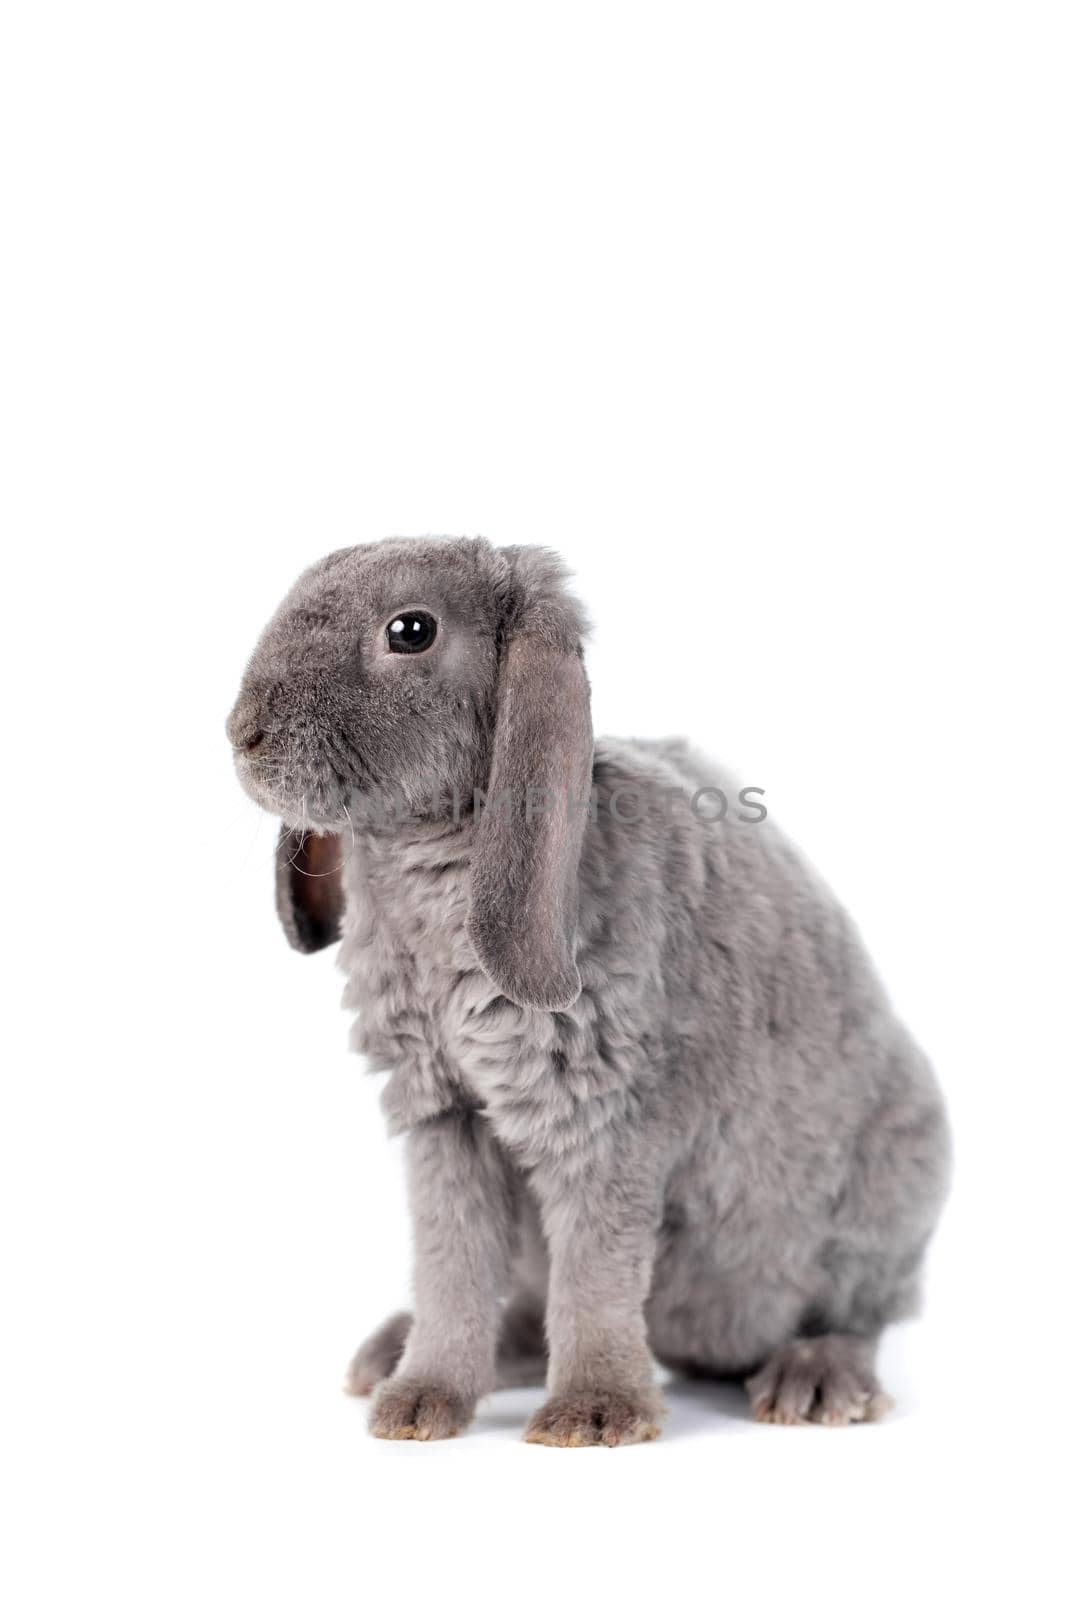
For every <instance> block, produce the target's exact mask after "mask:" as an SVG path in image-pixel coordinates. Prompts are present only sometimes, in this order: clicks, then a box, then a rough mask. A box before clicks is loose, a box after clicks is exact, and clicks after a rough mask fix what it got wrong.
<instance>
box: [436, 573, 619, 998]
mask: <svg viewBox="0 0 1066 1600" xmlns="http://www.w3.org/2000/svg"><path fill="white" fill-rule="evenodd" d="M503 553H504V555H505V556H507V557H509V558H510V561H511V563H512V575H511V585H512V587H511V595H510V598H509V601H508V604H507V606H506V608H505V620H504V623H503V629H502V643H501V653H500V671H499V681H498V686H497V694H496V730H495V738H494V743H493V753H492V770H491V774H490V778H489V788H488V796H487V800H486V804H485V806H484V807H483V808H482V812H481V815H480V817H479V818H478V820H477V823H476V835H475V845H474V853H473V859H472V862H471V879H470V911H469V915H468V917H467V931H468V933H469V935H470V938H471V941H472V943H473V946H474V952H475V954H476V956H477V959H478V961H479V962H480V964H481V967H482V968H483V970H484V972H485V973H486V975H487V976H488V977H489V978H491V979H492V981H493V983H495V984H496V985H497V987H498V988H499V989H500V991H501V992H502V993H503V994H505V995H506V996H507V998H508V999H509V1000H513V1001H514V1002H515V1003H516V1004H517V1005H521V1006H530V1007H533V1008H535V1009H538V1010H546V1011H558V1010H563V1009H565V1008H566V1007H567V1006H571V1005H573V1003H574V1001H575V1000H576V999H577V997H578V995H579V994H580V993H581V980H580V978H579V977H578V971H577V964H576V962H575V959H574V956H575V945H576V937H577V878H578V864H579V861H580V857H581V843H582V839H583V837H584V832H585V824H586V821H587V817H588V802H589V792H590V789H591V784H592V755H593V750H592V721H591V717H590V714H589V689H588V679H587V678H586V676H585V668H584V665H583V662H582V659H581V635H582V633H583V631H584V619H583V617H582V614H581V611H580V609H579V607H578V606H577V604H576V603H575V602H574V601H573V600H572V599H570V597H569V596H567V595H566V594H564V593H563V592H562V591H561V583H562V580H563V577H564V576H565V573H564V571H563V569H562V568H561V566H560V563H559V562H558V559H557V558H556V557H555V556H554V555H552V554H551V552H550V551H544V550H540V549H537V548H535V547H534V548H527V549H521V548H520V549H513V550H510V551H505V552H503Z"/></svg>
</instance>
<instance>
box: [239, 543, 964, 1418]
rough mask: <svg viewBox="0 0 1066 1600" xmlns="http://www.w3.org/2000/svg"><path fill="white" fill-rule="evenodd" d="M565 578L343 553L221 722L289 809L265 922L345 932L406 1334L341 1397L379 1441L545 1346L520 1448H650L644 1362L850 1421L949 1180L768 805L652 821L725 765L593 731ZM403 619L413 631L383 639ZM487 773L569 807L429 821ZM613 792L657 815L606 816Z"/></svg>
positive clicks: (422, 555) (925, 1105) (934, 1123)
mask: <svg viewBox="0 0 1066 1600" xmlns="http://www.w3.org/2000/svg"><path fill="white" fill-rule="evenodd" d="M564 577H565V574H564V572H563V570H562V568H561V567H560V564H559V562H558V560H557V558H556V557H555V556H554V555H552V553H551V552H549V551H544V550H540V549H536V548H512V549H504V550H497V549H494V548H493V547H492V546H490V545H488V544H487V543H486V542H485V541H482V540H455V539H448V540H428V539H427V540H416V541H398V540H394V541H386V542H384V543H382V544H378V545H368V546H362V547H355V548H353V549H350V550H345V551H339V552H337V553H336V554H334V555H332V556H330V557H328V558H327V559H326V560H325V561H322V562H320V563H318V565H317V566H315V567H312V568H311V569H310V571H309V572H307V573H306V574H305V575H304V576H303V577H302V578H301V579H300V580H299V582H298V583H297V585H296V587H295V588H294V589H293V591H292V592H291V594H290V595H289V597H288V598H287V599H286V601H285V602H284V604H283V605H282V607H281V609H280V610H279V612H278V613H277V615H276V616H275V617H274V619H273V621H272V622H271V623H270V624H269V625H268V627H267V629H266V631H265V633H264V635H263V637H262V639H261V641H260V643H259V645H258V647H257V649H256V651H255V653H254V655H253V657H252V659H251V662H250V663H249V667H248V671H247V673H246V676H245V681H244V686H243V688H242V691H241V695H240V698H239V700H238V702H237V705H236V707H235V708H234V711H233V713H232V715H231V719H230V724H229V727H230V732H231V737H232V738H233V740H234V743H235V745H236V746H237V763H238V770H239V772H240V775H241V778H242V781H243V782H244V783H245V785H246V787H247V788H248V790H249V792H250V793H251V794H252V795H253V796H254V797H255V798H256V799H257V800H259V801H260V802H261V803H262V804H263V805H265V806H266V807H268V808H269V809H271V810H273V811H275V812H276V813H278V814H279V815H280V816H281V817H282V819H283V821H284V822H285V823H286V824H287V825H288V826H287V827H286V829H285V830H284V831H283V834H282V841H281V846H280V847H279V858H278V860H279V907H280V909H281V911H282V915H283V920H284V921H285V925H286V928H287V931H288V932H289V936H290V938H292V940H293V942H294V943H295V944H297V946H298V947H300V948H307V949H311V948H317V947H319V946H320V945H321V944H322V943H324V942H326V940H327V939H328V938H329V937H332V934H333V932H334V931H335V930H336V929H339V928H341V927H343V942H342V944H341V953H340V961H341V965H342V967H343V968H344V970H345V972H346V973H347V975H348V983H347V989H346V999H347V1002H348V1003H349V1004H350V1005H351V1006H353V1007H354V1008H356V1010H357V1011H358V1020H357V1022H356V1025H355V1028H354V1031H353V1041H354V1044H355V1047H356V1048H357V1049H359V1050H361V1051H362V1052H364V1053H365V1054H366V1056H367V1057H368V1059H369V1061H370V1063H371V1065H372V1067H373V1068H374V1069H376V1070H378V1071H381V1072H383V1073H385V1074H387V1083H386V1086H385V1091H384V1096H383V1100H384V1106H385V1111H386V1115H387V1118H388V1122H389V1125H390V1127H391V1128H392V1129H393V1130H394V1131H396V1132H402V1133H404V1134H405V1135H406V1151H407V1164H408V1172H409V1180H410V1201H411V1210H412V1214H413V1218H414V1229H415V1282H414V1301H415V1308H414V1320H413V1323H412V1324H410V1325H409V1324H408V1322H407V1321H406V1320H404V1319H393V1320H391V1321H390V1323H389V1324H387V1325H386V1328H385V1329H383V1330H382V1333H381V1335H380V1336H376V1337H375V1338H373V1339H371V1340H369V1341H368V1342H367V1344H366V1345H365V1346H364V1347H363V1351H361V1352H360V1355H359V1356H358V1357H357V1358H356V1361H355V1362H354V1363H353V1369H352V1374H351V1378H350V1382H351V1384H352V1387H353V1388H355V1389H356V1390H359V1389H362V1390H366V1389H367V1388H369V1387H370V1386H371V1384H375V1383H376V1385H377V1386H376V1389H375V1392H374V1401H373V1409H372V1415H371V1426H372V1428H373V1430H374V1431H375V1432H377V1433H378V1434H380V1435H382V1436H385V1437H391V1438H437V1437H443V1436H446V1435H448V1434H451V1433H454V1432H456V1431H458V1430H459V1429H460V1428H462V1427H463V1426H465V1425H466V1423H467V1422H468V1421H469V1419H470V1417H471V1416H472V1414H473V1410H474V1407H475V1405H476V1402H477V1400H478V1398H479V1397H480V1396H481V1395H483V1394H485V1393H486V1392H487V1391H488V1390H489V1389H490V1388H491V1387H492V1386H493V1383H494V1381H495V1380H496V1378H497V1362H498V1359H499V1360H506V1361H507V1362H508V1363H510V1364H512V1366H513V1364H514V1363H515V1362H517V1363H518V1364H519V1366H521V1365H522V1364H523V1363H524V1367H525V1370H527V1371H534V1372H535V1371H536V1369H537V1368H538V1366H539V1363H540V1361H541V1360H542V1359H543V1351H544V1348H545V1347H546V1349H547V1352H548V1355H549V1368H548V1382H549V1390H550V1393H549V1398H548V1401H547V1403H546V1405H545V1406H544V1407H542V1409H541V1411H540V1412H539V1413H538V1414H537V1416H536V1417H535V1418H534V1419H533V1421H532V1423H531V1424H530V1428H529V1431H528V1433H527V1438H529V1439H531V1440H533V1441H536V1442H541V1443H546V1444H591V1443H606V1444H618V1443H626V1442H631V1441H635V1440H639V1439H645V1438H650V1437H653V1436H654V1434H655V1433H656V1432H657V1431H658V1418H659V1414H660V1409H661V1407H660V1400H659V1396H658V1393H657V1390H656V1386H655V1383H654V1379H653V1374H652V1366H651V1353H652V1352H654V1354H655V1356H656V1357H658V1359H659V1360H660V1361H662V1362H663V1363H665V1364H666V1365H668V1366H670V1367H673V1368H675V1369H677V1370H681V1371H684V1372H688V1373H696V1374H698V1373H707V1374H719V1375H720V1374H731V1375H736V1376H738V1377H740V1376H747V1377H750V1382H751V1393H752V1396H753V1403H754V1405H755V1407H756V1413H757V1415H759V1416H760V1417H761V1418H764V1419H765V1420H771V1421H802V1420H808V1419H809V1420H821V1421H849V1420H862V1419H864V1418H866V1417H873V1416H876V1415H877V1414H879V1412H880V1411H881V1410H882V1409H883V1405H884V1398H883V1396H881V1395H880V1394H879V1393H878V1390H877V1385H876V1381H875V1379H874V1377H873V1367H872V1361H873V1351H874V1346H875V1344H876V1339H877V1336H878V1334H879V1333H880V1331H881V1329H882V1328H883V1327H884V1325H885V1324H886V1323H887V1322H889V1321H890V1320H892V1319H894V1318H897V1317H900V1316H902V1315H904V1314H906V1313H907V1312H909V1311H910V1310H911V1309H912V1307H913V1306H914V1304H915V1299H916V1293H917V1285H918V1277H919V1270H920V1266H921V1261H922V1256H923V1253H924V1250H925V1246H926V1243H927V1241H928V1238H929V1236H930V1233H931V1231H932V1228H933V1226H934V1223H935V1221H936V1218H937V1215H938V1213H939V1210H940V1207H941V1204H942V1201H943V1197H944V1193H945V1188H946V1176H947V1167H948V1142H947V1133H946V1125H945V1119H944V1113H943V1108H942V1105H941V1101H940V1097H939V1095H938V1092H937V1089H936V1087H935V1084H934V1081H933V1078H932V1076H931V1073H930V1070H929V1067H928V1065H927V1063H926V1061H925V1059H924V1057H923V1056H922V1054H921V1053H920V1052H919V1050H918V1049H917V1048H916V1046H915V1045H914V1044H913V1042H912V1041H911V1039H910V1038H909V1037H908V1035H907V1033H906V1032H905V1031H904V1029H903V1027H902V1026H901V1024H900V1023H899V1022H898V1021H897V1019H896V1018H895V1016H894V1015H893V1014H892V1011H891V1010H890V1008H889V1005H888V1002H887V1000H886V997H885V994H884V991H883V989H882V987H881V985H880V983H879V981H878V979H877V978H876V976H875V974H874V972H873V970H872V968H871V966H870V963H869V960H868V958H867V956H866V954H865V952H864V950H863V948H862V946H861V944H860V942H859V939H858V937H857V935H856V933H855V931H854V929H853V927H852V925H851V923H850V922H849V920H848V918H847V917H846V915H845V914H844V912H843V911H842V910H841V909H840V907H839V906H838V904H837V903H836V901H835V900H834V899H833V897H832V896H831V895H830V894H829V892H828V891H827V890H826V888H825V887H824V886H823V885H822V884H821V882H820V881H819V880H818V879H817V877H816V876H815V874H814V873H813V872H812V870H811V869H810V867H809V866H808V865H807V864H806V863H805V862H804V861H803V860H802V858H801V857H800V856H799V855H798V854H797V852H796V851H795V850H794V849H793V848H792V846H791V845H790V844H789V843H788V842H787V841H786V840H785V839H784V838H783V837H782V835H781V834H780V833H779V832H778V831H777V830H776V828H775V827H774V826H773V825H772V823H770V822H762V823H760V824H759V825H757V826H753V825H751V824H750V823H749V824H745V823H743V822H741V821H739V820H733V819H727V820H726V821H724V822H722V823H720V824H718V825H711V824H709V823H708V822H707V821H705V820H703V819H701V818H700V817H698V816H696V815H694V814H693V812H692V810H691V809H690V808H688V807H685V806H681V807H678V806H671V805H669V804H668V803H665V801H666V799H667V797H668V796H669V795H670V794H672V793H676V792H677V791H679V790H680V791H684V792H688V793H691V792H692V791H693V790H695V789H698V788H700V787H703V786H712V785H715V786H718V787H727V786H728V785H727V784H726V782H725V780H723V777H722V774H721V773H719V772H717V771H715V770H714V769H713V768H712V767H710V766H709V765H708V764H706V763H705V762H704V761H703V760H702V759H701V758H699V757H698V756H696V755H694V754H693V753H692V752H691V751H690V750H689V748H688V747H687V746H686V745H685V744H684V743H682V742H680V741H663V742H642V741H632V740H631V741H623V740H600V741H598V742H597V743H596V745H595V747H593V745H592V742H591V735H590V731H589V726H588V712H587V687H586V684H585V679H584V672H583V670H582V665H581V640H582V636H583V632H584V620H583V618H582V616H581V614H580V612H579V610H578V608H577V607H576V605H575V603H574V602H573V600H572V599H570V598H569V597H568V596H567V594H566V591H565V585H564ZM413 607H422V608H424V609H426V610H429V611H430V612H432V614H433V615H434V616H435V617H436V618H438V619H439V622H440V631H439V635H438V638H437V640H436V642H435V644H434V646H433V648H432V649H431V650H430V651H427V652H426V654H425V655H417V656H407V657H405V656H397V655H392V654H390V653H389V652H388V650H387V648H386V646H385V642H384V640H385V634H384V629H385V625H386V623H387V621H388V620H389V618H390V617H391V616H393V615H395V614H396V613H397V612H399V611H402V610H405V609H411V608H413ZM590 783H591V785H592V786H593V790H594V792H595V794H596V797H597V805H596V809H595V815H594V816H593V817H592V818H591V820H589V821H588V822H587V823H586V820H585V807H584V806H583V804H582V803H581V802H582V801H583V800H585V799H587V796H588V792H589V785H590ZM516 784H517V785H518V786H519V787H521V786H525V785H533V786H535V787H538V788H551V789H553V790H558V791H566V792H567V793H568V794H571V795H574V796H575V797H576V800H577V802H578V803H577V804H574V805H572V806H568V807H565V808H558V807H557V808H555V809H554V810H552V811H550V812H549V814H547V815H530V816H527V815H526V813H525V812H524V811H521V810H520V811H519V813H518V815H517V816H516V817H514V818H512V820H511V822H510V823H508V821H507V820H506V818H504V817H502V816H501V815H500V814H499V813H498V812H493V811H491V809H490V811H489V812H488V813H486V814H481V815H478V814H477V811H476V809H474V808H473V807H472V806H471V805H469V804H467V803H465V801H464V803H463V804H460V805H457V806H456V808H455V814H454V815H453V814H450V813H449V814H446V815H441V814H440V811H439V806H438V796H439V794H440V793H441V792H444V793H445V794H448V795H454V796H460V797H465V796H472V795H473V793H474V791H475V789H481V790H484V791H486V793H487V795H488V796H489V798H490V800H491V797H492V794H493V792H494V789H495V790H496V791H498V790H499V789H500V788H501V786H511V785H516ZM633 785H636V786H637V787H638V790H639V791H640V792H641V793H642V794H645V795H650V796H653V797H656V798H657V799H661V800H663V801H664V803H663V804H662V805H651V806H650V807H648V808H647V809H648V814H647V815H645V816H644V817H643V818H640V817H638V818H637V819H636V820H632V819H631V818H632V811H633V807H632V805H631V804H630V803H629V800H628V797H629V796H630V795H631V794H632V789H631V787H630V786H633ZM382 786H388V787H390V788H391V789H392V790H393V791H394V792H395V793H397V794H400V795H402V797H403V802H404V809H405V813H406V814H405V815H404V816H403V817H401V818H399V819H390V817H389V816H388V815H384V814H383V813H382V812H381V810H380V808H377V807H376V806H375V805H374V804H373V803H372V801H373V797H374V795H375V794H376V793H379V792H380V790H381V787H382ZM623 791H624V793H625V796H626V797H627V798H626V803H624V804H619V805H617V806H612V804H611V803H610V802H611V797H612V796H615V795H618V796H621V794H622V792H623ZM309 828H310V829H313V830H314V832H313V833H310V834H307V833H306V830H308V829H309ZM293 830H295V832H293ZM320 836H321V837H320ZM312 841H313V846H312ZM290 847H291V848H290ZM309 860H311V861H312V862H313V863H314V869H313V875H310V874H309V872H308V867H307V863H308V861H309ZM305 896H307V897H308V899H309V903H308V904H304V903H303V899H304V897H305ZM401 1352H402V1354H401ZM393 1367H395V1368H396V1370H395V1371H392V1368H393ZM811 1374H814V1376H813V1377H812V1376H811ZM752 1375H754V1376H752Z"/></svg>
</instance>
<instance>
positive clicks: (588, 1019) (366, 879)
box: [340, 824, 629, 1165]
mask: <svg viewBox="0 0 1066 1600" xmlns="http://www.w3.org/2000/svg"><path fill="white" fill-rule="evenodd" d="M470 842H471V841H470V837H469V830H468V829H467V828H464V827H458V828H454V827H448V826H445V825H443V824H441V825H428V824H423V825H422V826H421V827H419V828H417V829H416V828H412V829H411V830H410V832H409V833H406V834H402V835H400V836H399V837H397V835H396V834H392V835H389V836H387V837H377V836H370V837H368V838H365V839H363V840H360V842H359V845H358V847H357V849H356V850H355V851H354V853H353V856H352V859H351V860H350V861H349V862H348V864H347V866H346V868H345V872H346V892H347V907H348V910H347V920H346V927H345V933H344V939H343V943H342V946H341V955H340V963H341V966H342V967H343V969H344V971H345V973H346V975H347V986H346V989H345V1004H346V1005H349V1006H351V1007H352V1008H353V1009H355V1010H356V1011H357V1013H358V1015H357V1018H356V1021H355V1024H354V1026H353V1029H352V1044H353V1048H355V1049H356V1050H358V1051H360V1052H361V1053H362V1054H364V1055H365V1056H366V1057H367V1059H368V1061H369V1064H370V1067H371V1069H372V1070H374V1071H380V1072H384V1073H387V1074H388V1082H387V1084H386V1086H385V1089H384V1093H383V1096H382V1104H383V1108H384V1110H385V1113H386V1116H387V1119H388V1122H389V1126H390V1128H391V1129H392V1130H393V1131H395V1132H401V1131H405V1130H407V1129H410V1128H412V1127H415V1126H416V1125H417V1124H419V1123H421V1122H426V1121H428V1120H430V1119H432V1118H434V1117H438V1116H442V1115H445V1114H447V1113H449V1112H452V1111H455V1110H458V1109H463V1108H476V1109H478V1110H481V1111H482V1112H483V1113H484V1114H485V1115H486V1116H487V1117H488V1118H489V1120H490V1122H491V1123H492V1125H493V1129H494V1131H495V1132H496V1134H497V1136H498V1138H499V1139H500V1141H501V1143H503V1144H504V1145H506V1146H507V1147H508V1148H509V1149H510V1150H511V1151H512V1152H513V1153H514V1154H515V1156H516V1157H517V1158H518V1159H519V1161H520V1162H521V1163H522V1164H523V1165H535V1164H537V1163H538V1162H539V1161H540V1160H542V1159H545V1158H547V1157H549V1156H550V1157H552V1158H558V1157H560V1156H563V1155H565V1154H566V1152H567V1151H569V1150H572V1149H574V1148H575V1147H576V1146H580V1145H584V1144H585V1143H586V1142H587V1140H588V1138H589V1136H590V1135H591V1134H594V1133H595V1132H596V1131H597V1130H599V1129H602V1128H603V1126H604V1125H605V1123H606V1122H608V1121H609V1120H610V1119H611V1117H612V1115H613V1114H614V1113H615V1112H616V1111H618V1110H620V1109H621V1108H622V1106H623V1104H624V1102H625V1100H626V1098H627V1095H628V1090H629V1086H628V1083H627V1074H626V1073H625V1072H624V1071H621V1070H620V1069H619V1067H618V1065H617V1064H616V1062H615V1061H614V1059H613V1057H612V1055H611V1053H610V1052H607V1053H605V1051H604V1040H603V1037H602V1035H603V1025H602V1022H601V1020H600V1018H599V1015H598V1012H597V1008H596V1005H595V1002H594V998H593V997H592V996H591V995H590V993H589V992H588V990H587V989H586V991H585V992H584V993H583V994H582V995H581V996H580V997H579V999H578V1001H577V1003H576V1005H574V1006H573V1007H572V1008H571V1009H570V1010H568V1011H566V1012H551V1011H535V1010H531V1009H527V1008H524V1007H520V1006H517V1005H515V1004H513V1003H512V1002H511V1001H510V1000H508V999H506V998H505V997H504V996H503V995H501V994H500V992H499V990H498V989H497V988H496V987H495V986H494V985H493V983H492V981H491V980H490V979H489V978H488V977H487V976H486V975H485V973H484V972H483V971H482V970H481V968H480V967H479V965H478V962H477V959H476V957H475V955H474V951H473V948H472V945H471V943H470V940H469V938H468V936H467V933H466V928H465V923H466V916H467V909H468V898H467V873H468V866H469V858H470Z"/></svg>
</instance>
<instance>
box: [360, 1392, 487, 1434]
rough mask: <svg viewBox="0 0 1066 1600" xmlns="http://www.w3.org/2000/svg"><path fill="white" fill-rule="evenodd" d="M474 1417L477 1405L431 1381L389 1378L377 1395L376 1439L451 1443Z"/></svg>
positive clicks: (373, 1419)
mask: <svg viewBox="0 0 1066 1600" xmlns="http://www.w3.org/2000/svg"><path fill="white" fill-rule="evenodd" d="M473 1415H474V1402H473V1401H472V1400H464V1399H463V1398H462V1396H461V1395H459V1394H457V1393H456V1391H455V1390H454V1389H450V1388H448V1387H447V1385H446V1384H442V1383H437V1382H435V1381H434V1380H433V1379H428V1378H414V1377H410V1378H408V1377H404V1378H387V1379H386V1380H385V1382H384V1383H382V1384H379V1386H378V1388H377V1389H376V1390H375V1391H374V1403H373V1407H372V1409H371V1412H370V1431H371V1433H372V1434H373V1435H374V1437H375V1438H376V1439H451V1438H453V1437H454V1436H455V1434H457V1433H461V1432H462V1430H463V1429H464V1428H465V1427H466V1425H467V1423H468V1422H469V1421H470V1419H471V1417H472V1416H473Z"/></svg>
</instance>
